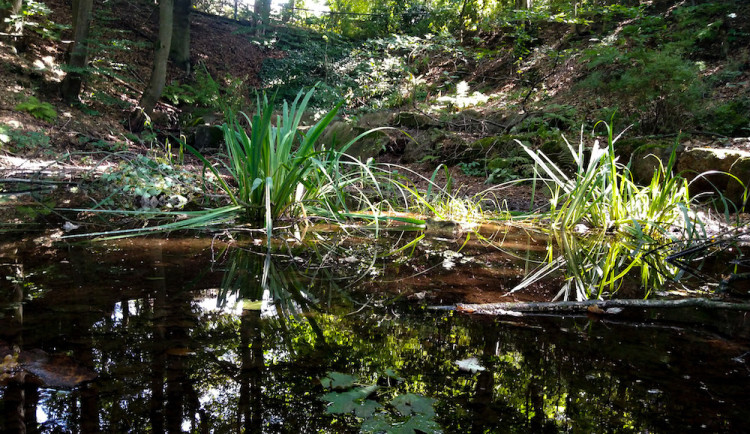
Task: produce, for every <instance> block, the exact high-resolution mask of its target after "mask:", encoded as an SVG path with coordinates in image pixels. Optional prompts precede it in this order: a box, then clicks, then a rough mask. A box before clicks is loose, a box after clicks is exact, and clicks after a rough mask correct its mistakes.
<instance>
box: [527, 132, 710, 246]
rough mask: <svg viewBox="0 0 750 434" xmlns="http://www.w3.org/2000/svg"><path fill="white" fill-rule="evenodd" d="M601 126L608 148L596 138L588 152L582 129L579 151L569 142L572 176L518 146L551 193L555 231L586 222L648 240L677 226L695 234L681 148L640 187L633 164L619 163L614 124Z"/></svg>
mask: <svg viewBox="0 0 750 434" xmlns="http://www.w3.org/2000/svg"><path fill="white" fill-rule="evenodd" d="M600 124H601V125H604V126H605V127H606V132H607V144H606V146H605V147H600V145H599V141H598V140H596V141H595V142H594V144H593V147H592V148H591V150H590V151H588V150H586V149H585V146H584V140H583V129H581V140H580V142H579V144H578V149H574V148H573V146H571V144H570V143H569V142H568V141H567V139H566V140H565V143H566V144H567V148H568V150H569V151H570V153H571V155H572V157H573V159H574V160H575V170H574V173H573V174H570V175H569V174H568V172H566V171H565V170H564V169H562V168H561V167H559V166H558V165H557V164H555V162H554V161H553V160H552V159H551V158H550V157H548V156H547V155H545V154H544V153H543V152H541V151H535V150H532V149H531V148H530V147H528V146H526V145H525V144H523V143H521V142H518V143H519V145H520V146H521V147H522V148H523V149H524V150H525V151H526V152H527V153H528V154H529V156H531V158H532V159H533V160H534V162H535V163H536V169H535V172H536V176H537V178H538V179H539V180H540V181H542V182H543V183H545V184H546V186H547V188H548V189H549V192H550V205H551V209H550V211H549V213H548V217H549V219H550V224H551V227H553V228H555V229H572V228H574V227H575V226H576V225H580V224H583V225H585V226H587V227H589V228H598V229H601V230H604V231H609V232H623V233H627V234H629V235H633V236H638V237H648V238H654V237H659V236H666V235H668V234H669V233H670V231H671V230H672V229H674V228H678V229H679V230H681V231H682V232H683V233H684V234H690V233H694V232H695V225H696V224H700V220H699V219H698V217H697V215H696V213H695V212H693V211H692V210H691V207H690V205H691V198H690V195H689V192H688V182H687V180H686V179H685V178H683V177H682V176H680V175H679V174H674V172H673V169H674V166H675V162H676V145H675V147H674V148H673V149H672V153H671V155H670V158H669V161H668V162H667V165H666V166H664V165H663V164H662V162H661V161H660V160H659V163H658V165H657V167H656V169H655V170H654V174H653V176H652V178H651V182H650V183H649V184H648V185H645V186H640V185H638V184H637V183H636V182H635V181H634V180H633V176H632V174H631V171H630V165H629V163H628V164H622V163H620V162H619V161H618V159H617V156H616V154H615V148H614V145H615V142H616V141H617V139H618V138H619V137H620V136H617V137H614V136H613V130H612V126H611V125H610V124H607V123H605V122H599V123H597V126H598V125H600ZM621 134H622V133H621ZM621 134H620V135H621ZM563 138H564V137H563ZM587 153H588V154H589V156H588V160H587V159H586V154H587Z"/></svg>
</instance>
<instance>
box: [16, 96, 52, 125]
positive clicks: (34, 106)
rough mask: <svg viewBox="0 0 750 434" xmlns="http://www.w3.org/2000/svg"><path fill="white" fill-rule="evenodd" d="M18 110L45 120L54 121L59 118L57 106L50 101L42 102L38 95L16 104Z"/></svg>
mask: <svg viewBox="0 0 750 434" xmlns="http://www.w3.org/2000/svg"><path fill="white" fill-rule="evenodd" d="M15 109H16V110H18V111H23V112H27V113H29V114H31V116H34V117H35V118H37V119H41V120H43V121H47V122H52V121H53V120H55V118H57V111H56V110H55V107H54V106H53V105H52V104H50V103H48V102H41V101H39V100H38V99H37V98H36V97H33V96H32V97H29V99H27V100H26V101H24V102H22V103H20V104H18V105H16V107H15Z"/></svg>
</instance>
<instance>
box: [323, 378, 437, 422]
mask: <svg viewBox="0 0 750 434" xmlns="http://www.w3.org/2000/svg"><path fill="white" fill-rule="evenodd" d="M384 377H386V378H384V381H383V383H384V384H389V385H390V384H391V381H390V380H393V375H388V374H386V375H385V376H384ZM356 382H357V378H356V377H354V376H351V375H349V374H342V373H339V372H331V373H329V374H328V376H327V377H325V378H323V379H322V380H321V384H323V387H325V388H326V389H329V390H331V389H333V390H339V391H332V392H329V393H327V394H325V395H323V396H322V398H321V399H323V400H324V401H327V402H329V403H330V404H329V406H328V408H327V411H328V413H332V414H354V415H355V416H356V417H357V418H358V419H360V420H361V421H362V427H361V431H362V432H366V433H380V432H386V433H419V432H429V433H438V432H442V429H441V427H440V424H438V423H437V421H435V409H434V407H433V406H434V403H435V400H434V399H431V398H426V397H424V396H422V395H419V394H415V393H397V391H396V387H395V386H396V385H397V384H398V382H400V379H399V381H398V382H397V383H396V384H394V386H390V387H385V388H383V387H379V386H378V385H376V384H373V385H366V384H365V385H356ZM383 389H385V390H383ZM389 397H390V401H388V402H387V403H388V405H387V406H386V405H383V403H384V402H385V401H386V400H387V399H388V398H389Z"/></svg>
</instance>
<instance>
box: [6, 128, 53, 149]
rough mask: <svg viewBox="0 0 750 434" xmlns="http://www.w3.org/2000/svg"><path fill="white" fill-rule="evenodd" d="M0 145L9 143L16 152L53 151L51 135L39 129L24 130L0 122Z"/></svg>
mask: <svg viewBox="0 0 750 434" xmlns="http://www.w3.org/2000/svg"><path fill="white" fill-rule="evenodd" d="M0 145H7V146H9V148H10V149H11V150H12V151H15V152H29V151H40V150H41V151H43V152H45V153H49V152H51V150H50V149H51V147H50V139H49V136H48V135H46V134H44V133H43V132H39V131H24V130H22V129H18V128H13V127H11V126H9V125H5V124H0Z"/></svg>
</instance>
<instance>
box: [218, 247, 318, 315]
mask: <svg viewBox="0 0 750 434" xmlns="http://www.w3.org/2000/svg"><path fill="white" fill-rule="evenodd" d="M305 289H306V285H305V284H304V283H303V276H301V274H300V273H298V272H297V270H296V269H286V270H280V269H279V268H278V266H277V264H276V263H275V262H274V260H273V259H272V256H271V253H270V252H266V253H265V254H261V253H258V252H253V251H250V250H245V249H240V248H235V249H232V250H231V251H230V252H229V256H228V260H227V268H226V271H225V272H224V277H223V278H222V281H221V287H220V290H219V296H218V298H217V303H218V305H219V306H224V305H226V303H227V302H228V300H229V299H230V298H236V299H237V300H242V301H243V303H244V305H245V306H246V307H249V308H252V309H257V310H260V309H261V304H262V303H267V304H268V307H274V308H275V309H276V311H277V314H278V315H280V316H284V317H286V316H289V315H294V314H297V313H300V312H304V311H306V310H308V309H311V308H314V307H315V304H314V303H315V298H314V297H313V296H312V295H311V294H310V293H309V292H308V291H306V290H305Z"/></svg>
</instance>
